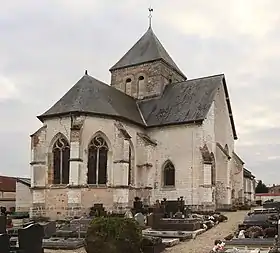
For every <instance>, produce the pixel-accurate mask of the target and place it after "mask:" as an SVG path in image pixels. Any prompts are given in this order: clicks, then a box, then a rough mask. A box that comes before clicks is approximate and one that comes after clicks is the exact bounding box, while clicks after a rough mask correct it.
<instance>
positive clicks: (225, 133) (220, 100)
mask: <svg viewBox="0 0 280 253" xmlns="http://www.w3.org/2000/svg"><path fill="white" fill-rule="evenodd" d="M214 118H215V141H216V143H219V144H220V145H221V147H222V148H223V149H224V150H225V151H226V153H227V155H228V157H227V155H225V154H224V153H223V152H221V149H220V148H219V147H216V169H217V186H216V200H217V204H219V205H222V206H225V205H228V206H229V205H231V204H232V203H231V202H232V200H231V192H232V182H231V174H232V173H231V167H232V166H231V161H230V159H231V157H232V153H233V151H234V137H233V131H232V126H231V123H230V118H229V112H228V107H227V103H226V96H225V89H224V86H223V84H222V83H221V86H220V87H219V89H218V92H217V94H216V96H215V99H214Z"/></svg>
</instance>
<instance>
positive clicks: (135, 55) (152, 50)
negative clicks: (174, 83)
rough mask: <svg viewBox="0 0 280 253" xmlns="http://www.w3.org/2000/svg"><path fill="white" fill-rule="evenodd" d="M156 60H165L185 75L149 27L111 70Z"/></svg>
mask: <svg viewBox="0 0 280 253" xmlns="http://www.w3.org/2000/svg"><path fill="white" fill-rule="evenodd" d="M156 60H162V61H164V62H165V63H167V64H168V65H169V66H170V67H172V68H173V69H174V70H175V71H177V72H178V73H179V74H180V75H182V76H183V77H185V75H184V74H183V72H182V71H181V70H180V69H179V68H178V66H177V65H176V63H175V62H174V61H173V60H172V58H171V57H170V55H169V54H168V53H167V51H166V50H165V48H164V47H163V45H162V44H161V42H160V41H159V39H158V38H157V36H156V35H155V34H154V32H153V30H152V28H151V27H149V29H148V30H147V31H146V33H145V34H144V35H143V36H142V37H141V38H140V39H139V40H138V41H137V42H136V44H135V45H134V46H133V47H132V48H131V49H130V50H129V51H128V52H127V53H126V54H125V55H124V56H123V57H122V58H121V59H120V60H119V61H118V62H117V63H116V64H115V65H114V66H113V67H111V69H110V71H112V70H115V69H120V68H125V67H128V66H134V65H139V64H142V63H147V62H152V61H156ZM185 78H186V77H185Z"/></svg>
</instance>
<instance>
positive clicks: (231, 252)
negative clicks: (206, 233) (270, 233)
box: [225, 248, 269, 253]
mask: <svg viewBox="0 0 280 253" xmlns="http://www.w3.org/2000/svg"><path fill="white" fill-rule="evenodd" d="M225 252H226V253H268V252H269V250H262V249H247V250H246V249H244V248H243V249H228V250H226V251H225Z"/></svg>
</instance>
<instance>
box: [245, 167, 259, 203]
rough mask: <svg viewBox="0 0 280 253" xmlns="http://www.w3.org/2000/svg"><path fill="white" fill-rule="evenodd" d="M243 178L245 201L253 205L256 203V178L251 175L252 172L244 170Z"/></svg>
mask: <svg viewBox="0 0 280 253" xmlns="http://www.w3.org/2000/svg"><path fill="white" fill-rule="evenodd" d="M243 177H244V179H243V189H244V201H245V203H247V204H252V203H254V202H255V189H256V180H255V176H254V175H253V174H252V173H251V171H249V170H247V169H245V168H244V169H243Z"/></svg>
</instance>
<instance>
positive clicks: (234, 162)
mask: <svg viewBox="0 0 280 253" xmlns="http://www.w3.org/2000/svg"><path fill="white" fill-rule="evenodd" d="M243 167H244V166H243V163H242V162H241V161H240V160H239V159H237V158H236V157H235V155H233V156H232V159H231V178H232V191H233V196H232V199H233V202H234V203H235V204H238V203H241V204H242V203H244V190H243V189H244V185H243Z"/></svg>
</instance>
